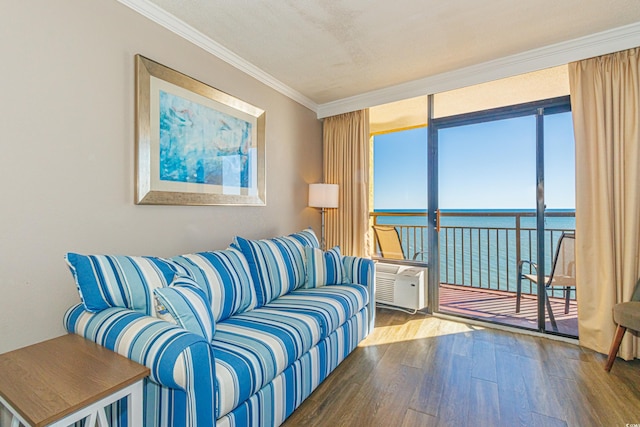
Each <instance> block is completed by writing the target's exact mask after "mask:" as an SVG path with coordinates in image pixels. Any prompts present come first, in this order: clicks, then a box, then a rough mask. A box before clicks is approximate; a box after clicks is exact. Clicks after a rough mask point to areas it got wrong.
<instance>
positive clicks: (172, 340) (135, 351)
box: [64, 229, 374, 427]
mask: <svg viewBox="0 0 640 427" xmlns="http://www.w3.org/2000/svg"><path fill="white" fill-rule="evenodd" d="M66 259H67V263H68V264H69V267H70V269H71V272H72V274H73V276H74V278H75V280H76V284H77V286H78V291H79V293H80V296H81V300H82V302H81V303H80V304H78V305H75V306H73V307H71V308H70V309H69V310H68V311H67V313H66V314H65V316H64V323H65V326H66V328H67V330H68V331H69V332H72V333H76V334H79V335H82V336H84V337H85V338H87V339H89V340H92V341H95V342H96V343H98V344H100V345H103V346H105V347H107V348H109V349H111V350H113V351H116V352H118V353H120V354H122V355H124V356H126V357H128V358H130V359H132V360H135V361H136V362H138V363H141V364H143V365H146V366H148V367H149V368H150V370H151V374H150V376H149V378H147V379H146V380H145V385H144V405H145V409H144V419H145V426H172V427H178V426H207V427H208V426H214V425H216V426H230V427H231V426H277V425H280V424H281V423H282V422H283V421H284V420H285V419H286V418H287V417H288V416H289V415H290V414H291V413H292V412H293V411H294V409H296V408H297V407H298V406H299V405H300V404H301V403H302V401H303V400H304V399H305V398H306V397H307V396H309V395H310V394H311V392H312V391H313V390H314V389H315V388H316V387H317V386H318V385H319V384H320V383H321V382H322V381H323V380H324V379H325V378H326V377H327V375H329V373H331V372H332V371H333V370H334V369H335V368H336V366H337V365H338V364H339V363H340V362H341V361H342V360H343V359H344V358H345V357H346V356H347V355H349V353H350V352H351V351H352V350H353V349H354V348H355V347H356V346H357V345H358V343H359V342H360V341H361V340H362V339H363V338H364V337H365V336H366V335H367V334H368V333H369V331H370V329H371V328H372V325H373V316H374V310H373V301H374V298H373V284H374V267H373V263H372V261H371V260H369V259H364V258H356V257H350V256H341V255H340V252H339V249H338V248H333V249H332V250H329V251H326V252H323V251H322V250H320V249H319V244H318V239H317V237H316V236H315V234H314V233H313V231H312V230H311V229H308V230H304V231H301V232H299V233H295V234H292V235H289V236H284V237H278V238H273V239H265V240H247V239H243V238H241V237H236V238H235V239H234V242H233V243H232V244H231V246H230V248H228V249H226V250H220V251H212V252H203V253H194V254H187V255H182V256H177V257H174V258H171V259H162V258H157V257H134V256H107V255H99V256H98V255H79V254H74V253H69V254H67V257H66ZM121 403H122V402H121ZM121 407H122V408H124V407H126V406H125V405H114V407H113V408H112V414H113V418H114V423H116V424H119V425H123V424H125V423H126V421H125V420H124V416H122V415H123V414H122V412H124V410H123V409H121ZM118 414H120V415H121V416H118Z"/></svg>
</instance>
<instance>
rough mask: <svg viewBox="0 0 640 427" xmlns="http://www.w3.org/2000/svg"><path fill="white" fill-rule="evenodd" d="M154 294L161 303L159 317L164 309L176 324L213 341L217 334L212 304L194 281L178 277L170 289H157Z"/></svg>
mask: <svg viewBox="0 0 640 427" xmlns="http://www.w3.org/2000/svg"><path fill="white" fill-rule="evenodd" d="M153 292H154V294H155V296H156V299H157V302H158V303H159V304H158V306H157V308H158V315H159V317H160V315H161V314H163V313H162V308H164V309H166V310H167V311H168V313H169V314H170V315H171V317H172V318H173V320H174V323H176V324H178V325H180V326H181V327H182V328H184V329H186V330H188V331H190V332H193V333H195V334H198V335H200V336H202V337H204V338H205V339H206V340H207V341H211V338H212V337H213V334H214V333H215V323H214V320H213V313H212V312H211V304H210V303H209V299H208V298H207V295H206V294H205V292H204V291H203V290H202V289H200V287H198V285H197V284H196V283H195V282H194V281H193V280H192V279H190V278H188V277H183V276H178V277H176V278H175V279H174V280H173V282H171V284H170V285H169V286H168V287H166V288H157V289H155V290H154V291H153Z"/></svg>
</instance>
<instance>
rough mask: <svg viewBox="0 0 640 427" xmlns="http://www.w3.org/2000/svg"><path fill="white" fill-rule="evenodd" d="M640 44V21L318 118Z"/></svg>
mask: <svg viewBox="0 0 640 427" xmlns="http://www.w3.org/2000/svg"><path fill="white" fill-rule="evenodd" d="M637 46H640V22H638V23H634V24H630V25H626V26H623V27H618V28H614V29H612V30H607V31H603V32H601V33H596V34H591V35H589V36H585V37H580V38H577V39H573V40H569V41H566V42H562V43H557V44H553V45H549V46H546V47H542V48H538V49H533V50H529V51H526V52H522V53H519V54H515V55H511V56H507V57H504V58H500V59H496V60H492V61H488V62H484V63H482V64H477V65H473V66H470V67H465V68H460V69H458V70H455V71H450V72H446V73H442V74H438V75H435V76H431V77H426V78H423V79H418V80H413V81H410V82H407V83H402V84H399V85H395V86H390V87H386V88H383V89H379V90H374V91H371V92H367V93H363V94H360V95H355V96H352V97H349V98H344V99H340V100H337V101H332V102H327V103H325V104H320V105H318V109H317V114H318V118H319V119H322V118H325V117H330V116H335V115H337V114H342V113H347V112H350V111H355V110H361V109H363V108H369V107H373V106H375V105H381V104H387V103H389V102H394V101H400V100H402V99H408V98H413V97H416V96H422V95H427V94H434V93H439V92H444V91H448V90H453V89H459V88H461V87H465V86H471V85H475V84H479V83H485V82H488V81H492V80H497V79H502V78H505V77H511V76H515V75H518V74H524V73H529V72H532V71H537V70H541V69H544V68H549V67H556V66H559V65H564V64H568V63H569V62H573V61H579V60H582V59H586V58H591V57H594V56H599V55H604V54H607V53H611V52H617V51H620V50H625V49H630V48H633V47H637Z"/></svg>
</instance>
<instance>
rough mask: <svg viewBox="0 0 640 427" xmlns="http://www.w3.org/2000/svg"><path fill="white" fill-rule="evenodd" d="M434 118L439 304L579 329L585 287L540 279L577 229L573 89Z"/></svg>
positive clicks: (532, 325)
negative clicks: (554, 286) (575, 323)
mask: <svg viewBox="0 0 640 427" xmlns="http://www.w3.org/2000/svg"><path fill="white" fill-rule="evenodd" d="M430 123H431V126H430V128H431V132H430V138H429V147H430V150H429V154H430V158H429V166H430V170H431V171H430V181H429V182H430V188H429V193H430V194H431V196H432V197H430V204H429V214H430V218H432V220H433V221H432V222H433V225H434V229H433V234H432V240H431V242H430V243H431V245H432V246H433V248H432V249H437V250H433V251H432V253H431V258H430V266H431V269H432V270H434V271H432V273H431V280H432V285H431V286H432V288H433V289H434V292H433V293H434V295H433V296H434V297H436V296H437V298H436V299H435V300H432V301H433V302H434V304H433V306H432V308H433V309H434V310H437V311H439V312H442V313H447V314H453V315H459V316H464V317H471V318H477V319H480V320H486V321H491V322H497V323H504V324H508V325H511V326H516V327H521V328H527V329H534V330H539V331H551V332H552V333H559V334H564V335H577V328H575V330H574V329H573V328H572V326H571V325H570V324H569V323H570V321H568V322H567V320H568V319H571V318H572V317H571V316H572V310H575V291H574V290H569V297H568V298H566V295H567V293H566V289H563V290H560V291H559V292H557V291H552V290H551V291H550V290H548V289H546V287H545V286H537V285H536V283H545V276H548V275H549V274H550V272H551V270H552V267H553V261H554V256H553V254H554V252H555V248H556V247H557V245H558V242H559V240H560V236H563V234H562V233H563V232H566V234H569V232H570V231H571V230H572V229H573V225H572V221H574V210H573V209H574V197H573V186H574V185H573V167H572V164H573V162H572V159H573V158H574V157H573V155H572V154H569V150H572V149H573V137H572V134H570V133H569V132H568V129H570V127H571V113H570V111H569V100H568V97H562V98H555V99H551V100H546V101H538V102H532V103H527V104H522V105H516V106H509V107H504V108H497V109H493V110H486V111H481V112H476V113H468V114H461V115H458V116H451V117H443V118H438V119H433V120H431V121H430ZM567 125H568V126H569V128H567ZM546 169H548V172H547V173H545V172H546ZM547 175H548V176H549V180H548V181H547V180H545V177H546V176H547ZM547 193H548V194H549V202H551V201H553V203H552V204H550V205H549V206H548V208H546V207H545V204H546V202H545V199H546V194H547ZM538 259H540V260H544V262H541V263H538V262H537V260H538ZM434 267H437V268H434ZM521 267H522V269H521ZM435 282H437V284H436V283H435ZM574 289H575V288H574ZM572 291H573V292H574V294H573V296H572V295H571V292H572ZM435 294H437V295H435ZM560 303H565V305H563V306H562V310H560V308H559V306H557V305H558V304H560ZM565 307H568V309H567V310H566V311H567V312H566V313H565ZM550 314H552V315H555V317H554V318H550V317H549V315H550ZM574 318H575V317H574ZM561 321H562V322H564V323H562V325H563V326H562V327H560V326H559V325H560V324H561Z"/></svg>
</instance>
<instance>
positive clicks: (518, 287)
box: [516, 267, 522, 313]
mask: <svg viewBox="0 0 640 427" xmlns="http://www.w3.org/2000/svg"><path fill="white" fill-rule="evenodd" d="M521 268H522V267H520V268H518V280H517V282H516V313H520V295H521V294H522V272H521V271H520V269H521Z"/></svg>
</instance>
